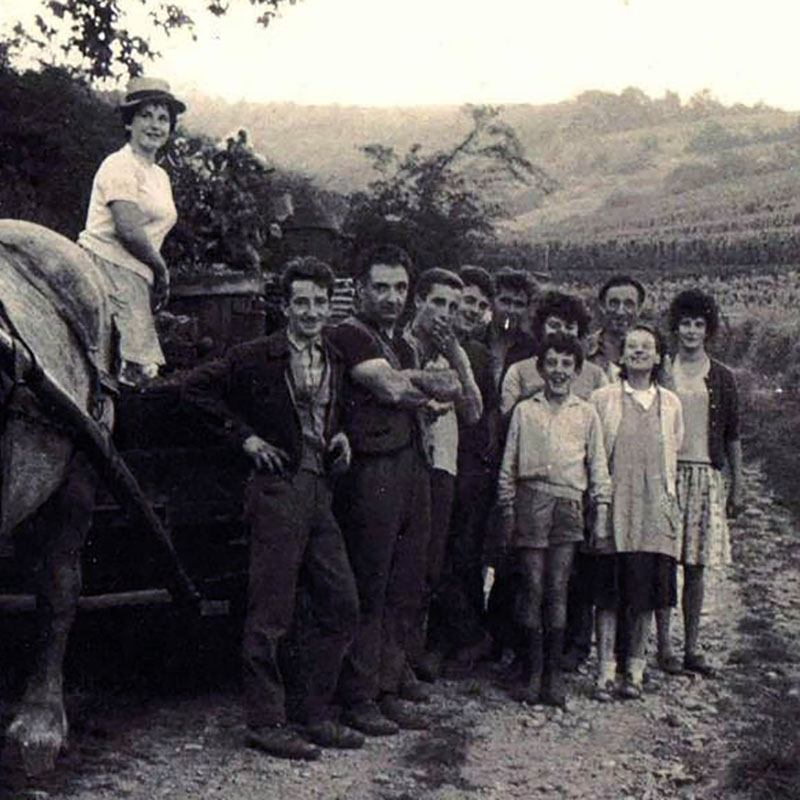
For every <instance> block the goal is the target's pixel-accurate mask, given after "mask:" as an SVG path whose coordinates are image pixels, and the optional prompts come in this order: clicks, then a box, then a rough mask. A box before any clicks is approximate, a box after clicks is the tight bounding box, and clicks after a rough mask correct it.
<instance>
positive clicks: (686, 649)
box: [683, 564, 715, 677]
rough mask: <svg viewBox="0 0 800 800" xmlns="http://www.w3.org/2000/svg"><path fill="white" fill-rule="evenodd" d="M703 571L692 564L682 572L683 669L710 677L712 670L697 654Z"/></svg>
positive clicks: (698, 565) (701, 608) (697, 565)
mask: <svg viewBox="0 0 800 800" xmlns="http://www.w3.org/2000/svg"><path fill="white" fill-rule="evenodd" d="M704 577H705V571H704V568H703V565H702V564H692V565H687V566H685V567H684V571H683V625H684V645H683V668H684V669H685V670H688V671H689V672H696V673H698V674H699V675H705V676H706V677H712V676H713V675H714V672H715V670H714V668H713V667H712V666H711V665H710V664H708V663H707V662H706V660H705V659H704V658H703V656H702V655H700V654H699V653H698V652H697V640H698V638H699V635H700V613H701V612H702V610H703V594H704V589H705V586H704Z"/></svg>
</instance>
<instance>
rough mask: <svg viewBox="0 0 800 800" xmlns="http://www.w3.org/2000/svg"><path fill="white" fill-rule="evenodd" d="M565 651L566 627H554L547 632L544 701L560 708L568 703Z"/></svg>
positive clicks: (543, 686)
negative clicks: (563, 659)
mask: <svg viewBox="0 0 800 800" xmlns="http://www.w3.org/2000/svg"><path fill="white" fill-rule="evenodd" d="M563 651H564V629H563V628H553V629H552V630H550V631H548V633H547V648H546V653H545V670H544V680H543V685H542V702H543V703H544V704H545V705H548V706H559V707H560V708H565V707H566V705H567V694H566V689H565V687H564V673H563V671H562V661H561V660H562V653H563Z"/></svg>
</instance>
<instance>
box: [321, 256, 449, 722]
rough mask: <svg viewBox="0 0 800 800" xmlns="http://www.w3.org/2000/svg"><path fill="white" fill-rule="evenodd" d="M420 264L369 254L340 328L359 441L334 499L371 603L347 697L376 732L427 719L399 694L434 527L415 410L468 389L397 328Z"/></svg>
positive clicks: (337, 334) (354, 650)
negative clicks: (421, 357)
mask: <svg viewBox="0 0 800 800" xmlns="http://www.w3.org/2000/svg"><path fill="white" fill-rule="evenodd" d="M411 273H412V269H411V261H410V259H409V257H408V255H407V254H406V253H405V251H404V250H402V249H400V248H398V247H394V246H391V245H385V246H378V247H375V248H372V249H370V250H367V251H365V252H363V253H361V254H360V256H359V258H358V261H357V264H356V287H357V294H358V308H359V310H358V313H357V314H355V315H353V316H352V317H350V318H348V319H346V320H345V321H344V322H342V323H341V324H340V325H338V326H336V328H334V329H332V330H331V332H330V336H331V339H332V341H333V342H334V344H335V345H336V347H337V348H338V350H339V351H340V352H341V353H342V357H343V359H344V362H345V365H346V379H345V414H344V425H345V430H346V432H347V434H348V437H349V439H350V442H351V444H352V447H353V463H352V465H351V469H350V471H349V473H348V474H347V475H346V476H345V477H344V479H343V480H342V481H341V484H340V486H339V488H338V490H337V498H336V508H337V515H338V518H339V520H340V522H341V524H342V529H343V531H344V533H345V538H346V541H347V550H348V554H349V556H350V563H351V564H352V566H353V571H354V573H355V576H356V583H357V586H358V594H359V601H360V612H361V613H360V619H359V626H358V631H357V633H356V637H355V640H354V641H353V644H352V646H351V648H350V650H349V652H348V654H347V657H346V658H345V663H344V666H343V669H342V675H341V678H340V681H339V696H340V699H341V701H342V703H343V705H344V713H343V719H344V720H345V721H346V722H347V724H348V725H350V726H351V727H353V728H356V729H357V730H360V731H361V732H363V733H366V734H368V735H372V736H382V735H389V734H393V733H396V732H397V730H398V728H399V727H403V728H423V727H425V726H426V725H427V720H426V719H425V717H424V716H423V715H421V714H420V713H418V712H416V711H414V710H413V709H411V708H410V707H409V706H407V705H405V703H404V701H403V700H401V699H400V691H401V685H402V680H403V676H404V673H405V672H406V670H407V667H408V664H409V660H408V657H409V653H410V651H411V648H412V646H413V641H414V631H415V625H417V623H418V615H419V609H420V603H421V602H422V596H423V591H424V587H425V564H426V554H427V548H428V542H429V537H430V481H429V476H428V467H427V465H426V462H425V459H424V457H423V453H422V451H421V445H420V439H419V430H418V425H417V414H418V413H419V412H420V411H421V410H422V409H425V408H426V407H428V408H430V410H432V411H434V410H435V409H436V407H437V403H439V402H445V403H446V402H450V401H453V400H455V399H456V398H457V397H458V395H459V392H460V384H459V382H458V376H457V374H456V373H455V371H454V370H452V369H443V370H436V371H430V370H420V369H419V368H418V364H417V363H416V360H415V356H414V352H413V350H412V349H411V347H410V346H409V345H408V344H407V343H406V342H404V341H403V340H402V338H400V337H399V336H397V333H398V332H397V331H396V329H395V328H396V325H397V322H398V320H399V319H400V316H401V314H402V312H403V310H404V308H405V305H406V300H407V297H408V289H409V281H410V276H411Z"/></svg>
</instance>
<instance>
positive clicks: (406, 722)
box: [381, 694, 430, 731]
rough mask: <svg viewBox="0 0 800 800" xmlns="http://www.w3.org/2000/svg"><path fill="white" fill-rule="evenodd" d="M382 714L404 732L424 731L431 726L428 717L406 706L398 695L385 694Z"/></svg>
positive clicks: (382, 701)
mask: <svg viewBox="0 0 800 800" xmlns="http://www.w3.org/2000/svg"><path fill="white" fill-rule="evenodd" d="M381 712H382V713H383V715H384V716H385V717H388V718H389V719H390V720H393V721H394V722H396V723H397V725H398V726H399V727H400V728H402V729H403V730H408V731H424V730H425V729H426V728H427V727H428V726H429V725H430V720H429V719H428V718H427V717H426V716H424V715H423V714H420V713H418V712H417V711H413V710H412V709H410V708H407V707H406V706H404V705H403V701H402V700H400V698H399V697H398V696H397V695H396V694H385V695H384V696H383V697H382V698H381Z"/></svg>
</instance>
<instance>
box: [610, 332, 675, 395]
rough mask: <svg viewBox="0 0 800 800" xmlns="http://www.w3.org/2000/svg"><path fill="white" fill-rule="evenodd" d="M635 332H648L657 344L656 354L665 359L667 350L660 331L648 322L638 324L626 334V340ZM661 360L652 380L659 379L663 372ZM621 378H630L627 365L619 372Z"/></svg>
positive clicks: (651, 375) (656, 365)
mask: <svg viewBox="0 0 800 800" xmlns="http://www.w3.org/2000/svg"><path fill="white" fill-rule="evenodd" d="M634 331H647V333H649V334H650V335H651V336H652V337H653V339H655V342H656V353H657V354H658V355H659V356H661V359H663V358H664V353H666V351H667V349H666V347H665V346H664V337H663V336H662V335H661V331H659V330H658V328H656V327H655V326H653V325H648V324H647V323H646V322H637V323H636V324H635V325H634V326H633V327H632V328H631V329H630V330H629V331H628V332H627V333H626V334H625V339H627V338H628V337H629V336H630V335H631V334H632V333H633V332H634ZM622 349H623V352H624V350H625V340H624V339H623V343H622ZM661 359H659V363H658V364H653V369H652V370H651V371H650V380H651V381H655V380H657V379H658V374H659V372H660V371H661V367H662V364H661ZM619 376H620V378H622V379H625V378H627V377H628V370H627V368H626V366H625V364H623V365H622V367H621V368H620V371H619Z"/></svg>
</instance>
